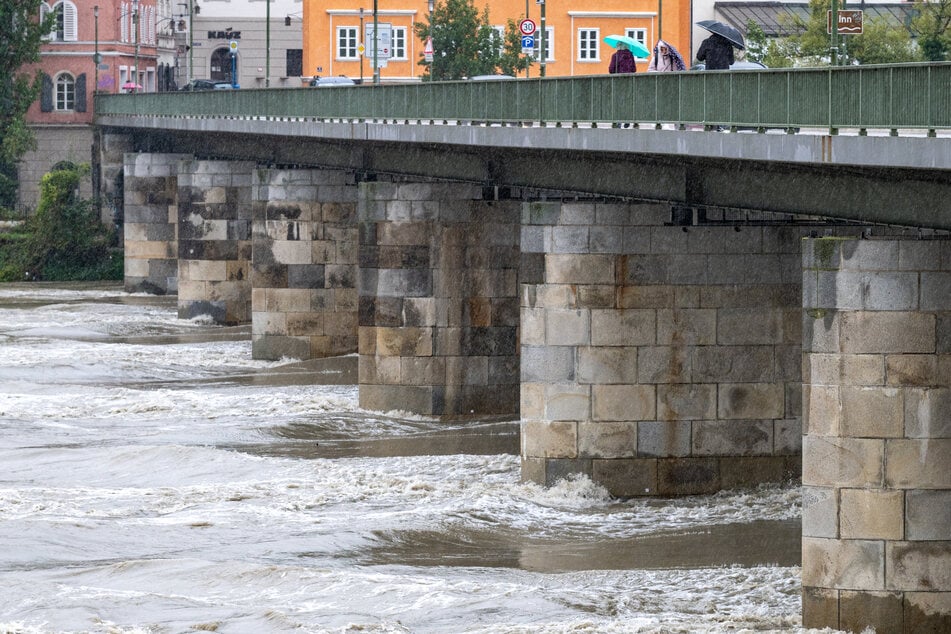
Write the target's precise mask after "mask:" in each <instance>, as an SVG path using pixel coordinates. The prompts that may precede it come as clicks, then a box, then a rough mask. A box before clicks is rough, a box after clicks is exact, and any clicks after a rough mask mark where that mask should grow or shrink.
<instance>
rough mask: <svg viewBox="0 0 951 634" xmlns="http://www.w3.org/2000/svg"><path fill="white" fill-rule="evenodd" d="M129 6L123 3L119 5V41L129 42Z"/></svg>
mask: <svg viewBox="0 0 951 634" xmlns="http://www.w3.org/2000/svg"><path fill="white" fill-rule="evenodd" d="M128 11H129V5H128V4H127V3H125V2H123V3H122V4H121V5H119V28H120V30H121V33H120V35H119V41H121V42H128V41H129V18H128Z"/></svg>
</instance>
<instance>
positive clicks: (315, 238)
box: [251, 169, 359, 359]
mask: <svg viewBox="0 0 951 634" xmlns="http://www.w3.org/2000/svg"><path fill="white" fill-rule="evenodd" d="M252 190H253V194H252V198H253V201H252V207H253V229H252V247H253V249H252V250H253V265H252V275H253V278H252V284H253V286H254V290H253V291H252V295H251V311H252V316H251V342H252V343H251V354H252V356H253V357H254V358H255V359H280V358H282V357H291V358H296V359H312V358H320V357H327V356H336V355H342V354H351V353H356V352H357V306H358V302H357V266H358V260H359V257H358V254H359V244H358V231H357V220H356V215H357V194H358V188H357V184H356V181H355V179H354V175H353V174H352V173H350V172H344V171H336V170H317V169H307V170H292V169H270V170H269V169H257V170H255V171H254V183H253V185H252Z"/></svg>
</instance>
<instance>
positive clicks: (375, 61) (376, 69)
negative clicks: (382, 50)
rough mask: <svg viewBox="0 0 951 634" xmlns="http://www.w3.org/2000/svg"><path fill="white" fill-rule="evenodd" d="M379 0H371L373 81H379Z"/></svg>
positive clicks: (376, 82)
mask: <svg viewBox="0 0 951 634" xmlns="http://www.w3.org/2000/svg"><path fill="white" fill-rule="evenodd" d="M378 1H379V0H373V83H374V84H378V83H380V65H379V64H378V59H377V48H378V46H377V42H379V41H380V33H379V29H380V21H379V9H378V8H377V4H378Z"/></svg>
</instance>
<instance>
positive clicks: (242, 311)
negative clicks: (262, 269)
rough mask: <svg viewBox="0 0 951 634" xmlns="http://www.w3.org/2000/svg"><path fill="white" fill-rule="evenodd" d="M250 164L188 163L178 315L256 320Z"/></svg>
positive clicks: (181, 204)
mask: <svg viewBox="0 0 951 634" xmlns="http://www.w3.org/2000/svg"><path fill="white" fill-rule="evenodd" d="M253 169H254V164H253V163H251V162H246V161H205V160H198V159H188V160H182V161H181V162H180V163H179V174H178V276H179V277H178V316H179V317H180V318H182V319H190V318H192V317H195V316H198V315H210V316H211V317H212V319H214V321H215V322H216V323H220V324H227V325H235V324H243V323H249V322H250V321H251V275H250V273H251V174H252V170H253Z"/></svg>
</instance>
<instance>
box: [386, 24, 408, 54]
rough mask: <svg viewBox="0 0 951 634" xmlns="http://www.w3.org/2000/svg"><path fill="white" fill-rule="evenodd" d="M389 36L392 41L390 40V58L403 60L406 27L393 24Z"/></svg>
mask: <svg viewBox="0 0 951 634" xmlns="http://www.w3.org/2000/svg"><path fill="white" fill-rule="evenodd" d="M391 37H392V38H393V41H392V42H390V45H391V46H392V48H393V50H392V53H393V54H392V55H390V59H393V60H405V59H407V57H406V27H405V26H394V27H393V30H392V33H391Z"/></svg>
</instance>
